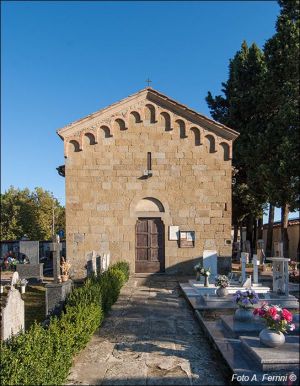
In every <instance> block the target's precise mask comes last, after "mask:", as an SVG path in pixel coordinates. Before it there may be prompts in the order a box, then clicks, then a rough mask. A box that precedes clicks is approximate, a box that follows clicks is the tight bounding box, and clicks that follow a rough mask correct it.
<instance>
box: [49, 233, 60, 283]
mask: <svg viewBox="0 0 300 386" xmlns="http://www.w3.org/2000/svg"><path fill="white" fill-rule="evenodd" d="M57 236H58V235H56V236H55V237H53V239H54V240H53V242H52V243H51V244H50V251H52V252H53V279H54V283H60V281H61V275H60V252H61V250H62V245H61V244H60V240H59V236H58V237H57Z"/></svg>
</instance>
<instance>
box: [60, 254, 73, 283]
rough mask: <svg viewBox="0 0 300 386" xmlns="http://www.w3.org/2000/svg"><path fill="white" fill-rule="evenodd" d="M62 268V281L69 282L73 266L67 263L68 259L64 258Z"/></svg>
mask: <svg viewBox="0 0 300 386" xmlns="http://www.w3.org/2000/svg"><path fill="white" fill-rule="evenodd" d="M60 268H61V272H62V275H61V279H62V281H67V280H68V278H69V274H70V268H71V264H70V263H69V262H68V261H66V259H65V258H64V257H62V262H61V264H60Z"/></svg>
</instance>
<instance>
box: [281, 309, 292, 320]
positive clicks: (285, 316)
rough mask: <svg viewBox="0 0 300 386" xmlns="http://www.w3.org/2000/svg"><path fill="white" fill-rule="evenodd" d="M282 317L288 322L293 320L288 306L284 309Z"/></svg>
mask: <svg viewBox="0 0 300 386" xmlns="http://www.w3.org/2000/svg"><path fill="white" fill-rule="evenodd" d="M282 317H283V319H285V320H286V321H287V322H288V323H290V322H291V321H292V320H293V315H292V314H291V313H290V311H288V310H287V309H286V308H284V309H283V310H282Z"/></svg>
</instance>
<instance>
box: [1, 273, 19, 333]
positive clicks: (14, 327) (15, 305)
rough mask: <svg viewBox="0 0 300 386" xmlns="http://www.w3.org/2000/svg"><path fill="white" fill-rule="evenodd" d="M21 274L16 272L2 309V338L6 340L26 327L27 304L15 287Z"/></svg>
mask: <svg viewBox="0 0 300 386" xmlns="http://www.w3.org/2000/svg"><path fill="white" fill-rule="evenodd" d="M18 280H19V275H18V273H17V272H14V274H13V277H12V280H11V287H10V290H9V291H8V295H7V297H6V299H5V300H6V304H5V305H4V307H3V308H2V309H1V339H3V340H6V339H8V338H10V337H11V336H12V335H15V334H18V333H19V332H20V331H21V330H24V329H25V306H24V301H23V300H22V297H21V294H20V291H19V290H18V289H16V288H15V284H16V283H17V281H18Z"/></svg>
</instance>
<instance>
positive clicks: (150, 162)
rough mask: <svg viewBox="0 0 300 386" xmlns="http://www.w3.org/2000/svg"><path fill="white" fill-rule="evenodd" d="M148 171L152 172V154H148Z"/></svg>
mask: <svg viewBox="0 0 300 386" xmlns="http://www.w3.org/2000/svg"><path fill="white" fill-rule="evenodd" d="M147 169H148V170H152V160H151V152H150V151H148V153H147Z"/></svg>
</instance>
